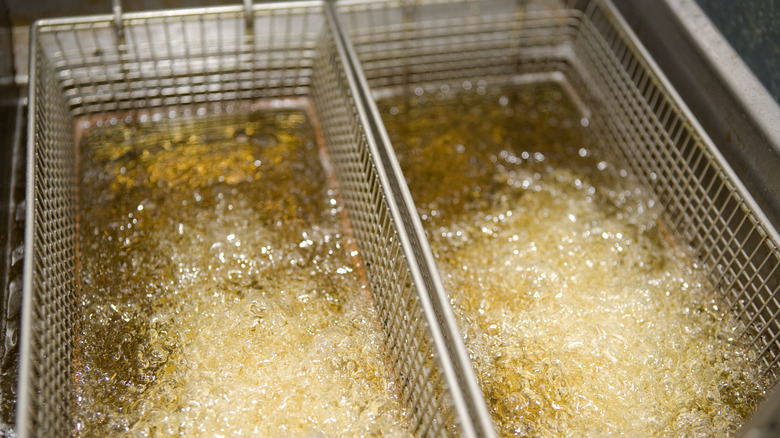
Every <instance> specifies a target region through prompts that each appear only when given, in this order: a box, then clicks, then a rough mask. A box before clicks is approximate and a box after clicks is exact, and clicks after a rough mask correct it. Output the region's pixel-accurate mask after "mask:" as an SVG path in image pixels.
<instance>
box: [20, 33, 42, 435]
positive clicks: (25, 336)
mask: <svg viewBox="0 0 780 438" xmlns="http://www.w3.org/2000/svg"><path fill="white" fill-rule="evenodd" d="M37 28H38V25H37V23H33V24H32V26H30V42H31V43H32V44H31V45H30V59H29V72H30V73H29V74H30V77H31V78H34V77H35V74H36V65H35V59H36V54H37V50H38V47H37V44H35V41H36V40H35V35H36V33H37ZM36 85H37V84H36V81H34V80H33V81H30V84H29V86H28V92H27V96H28V97H27V111H28V117H27V133H28V134H27V135H28V137H27V157H26V159H27V168H26V172H27V175H26V177H25V192H24V202H25V205H26V207H25V219H24V267H23V273H22V291H23V293H22V312H21V313H22V314H21V328H20V332H21V333H20V339H19V382H18V385H19V387H18V390H17V400H16V432H17V436H18V438H27V437H28V436H29V434H28V428H27V427H26V425H27V424H28V422H29V416H30V412H29V409H28V408H29V404H30V401H31V400H30V386H29V383H30V366H31V363H30V362H31V358H30V353H31V351H29V350H30V349H31V348H32V345H31V343H32V334H31V333H30V330H31V329H32V321H31V319H32V304H33V302H32V288H33V284H32V281H33V278H32V277H33V262H34V260H33V258H34V251H33V249H34V244H35V207H36V206H35V141H34V138H35V136H34V135H33V133H34V132H35V124H34V120H35V118H34V117H32V116H31V115H32V114H34V113H35V107H36V102H35V91H36ZM20 426H21V427H20Z"/></svg>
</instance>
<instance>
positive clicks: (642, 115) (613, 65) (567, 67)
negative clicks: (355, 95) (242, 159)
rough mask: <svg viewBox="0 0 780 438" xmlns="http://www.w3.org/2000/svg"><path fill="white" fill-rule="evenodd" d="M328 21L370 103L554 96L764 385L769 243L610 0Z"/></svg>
mask: <svg viewBox="0 0 780 438" xmlns="http://www.w3.org/2000/svg"><path fill="white" fill-rule="evenodd" d="M336 10H337V12H338V19H339V26H340V28H342V29H343V30H344V32H345V34H346V35H347V37H348V42H349V44H348V46H347V50H348V52H349V53H350V54H351V56H353V57H354V58H355V59H356V61H355V70H356V72H357V74H358V76H359V78H358V79H359V82H360V84H361V87H363V90H364V91H363V92H364V94H366V95H367V96H371V97H372V98H373V99H381V98H384V97H387V96H395V95H399V94H400V95H411V94H410V93H412V92H414V91H415V90H416V89H418V90H422V89H426V87H428V88H430V89H436V90H438V89H439V87H441V86H444V85H446V86H448V87H449V89H454V88H456V87H460V86H461V84H463V83H469V84H471V83H474V84H476V83H477V82H478V81H486V82H488V83H494V84H504V83H512V82H517V81H525V82H528V81H531V82H534V81H536V82H544V81H553V82H557V83H558V84H560V86H561V87H563V88H564V89H565V90H566V91H567V93H568V94H569V97H570V98H571V99H572V100H573V101H574V102H575V103H576V104H577V105H578V106H580V107H581V110H582V112H583V114H584V115H585V116H587V117H588V118H591V120H594V119H597V120H598V123H597V124H598V125H599V127H596V129H598V133H597V138H598V141H599V142H600V143H603V144H604V145H605V146H606V149H607V150H609V151H610V152H611V153H613V154H614V155H615V156H617V157H619V159H620V160H623V162H624V163H626V166H627V167H628V168H630V169H631V171H633V172H634V173H635V174H636V175H637V176H638V178H639V179H640V180H641V183H642V184H643V185H644V186H646V187H647V188H649V189H650V191H651V192H652V193H653V194H654V196H655V197H656V198H657V199H658V200H659V201H660V204H661V205H663V206H665V208H664V211H663V213H662V215H663V219H664V221H665V223H666V224H668V225H669V226H670V228H671V231H672V233H673V235H674V236H675V237H676V238H677V239H678V240H679V241H680V242H684V243H685V244H689V245H690V246H691V248H693V252H694V253H695V255H696V257H697V258H698V259H699V260H700V261H701V263H702V264H703V265H704V267H705V270H706V273H707V276H708V280H709V282H710V283H711V284H712V285H714V287H715V288H716V289H717V290H718V291H719V294H720V295H721V297H720V298H721V299H722V301H723V302H724V303H726V305H727V306H728V308H729V309H730V311H731V313H733V314H734V315H736V316H737V317H738V318H739V320H740V321H741V333H740V336H741V337H742V338H743V339H744V340H745V341H746V343H747V344H750V345H752V346H753V347H754V350H755V351H757V352H759V353H758V359H757V360H756V362H755V367H756V368H757V369H758V370H759V372H760V373H761V375H762V376H764V377H765V378H766V380H767V381H768V382H769V384H770V386H774V385H775V384H776V382H777V380H778V378H779V377H780V364H778V359H779V358H780V339H779V337H780V321H778V313H780V301H778V298H777V295H778V292H779V291H780V250H779V249H778V245H780V237H779V236H778V233H777V230H776V229H775V227H774V226H773V224H771V223H770V222H769V221H768V220H767V219H766V217H765V216H764V215H763V214H762V212H761V210H760V209H759V208H758V207H757V206H756V204H755V202H754V201H753V198H752V197H751V195H750V194H749V193H748V191H747V190H746V189H745V188H744V186H743V184H742V183H741V182H740V181H739V179H738V178H737V177H736V176H735V174H734V173H733V171H732V170H731V169H730V167H729V165H728V163H727V162H726V161H725V160H724V159H723V158H722V156H721V155H720V153H719V152H718V150H717V148H716V147H715V145H714V144H713V143H712V141H711V140H710V139H709V137H708V136H707V134H706V133H705V132H703V130H702V128H701V127H700V126H699V125H698V123H697V122H696V120H695V118H694V117H693V115H692V114H691V113H690V111H689V110H688V109H687V107H686V106H685V104H684V103H683V102H682V100H681V99H680V98H679V96H678V95H677V94H676V93H675V91H674V90H673V88H672V87H671V85H670V84H669V82H668V81H667V80H666V79H665V77H664V76H663V74H662V73H661V72H660V70H659V69H658V67H657V66H656V65H655V64H654V63H653V61H652V60H651V59H650V57H649V55H648V54H647V53H646V52H645V50H644V49H643V48H642V47H641V45H640V43H639V42H638V40H637V38H636V37H635V36H634V35H633V34H632V33H631V31H630V30H629V28H628V26H627V25H626V23H625V22H624V21H623V20H622V19H621V18H620V16H619V14H618V13H617V12H616V9H615V8H614V6H613V5H612V4H611V3H610V2H609V1H608V0H603V1H602V0H571V1H544V0H541V1H539V0H536V1H535V0H530V1H520V2H517V1H490V0H489V1H483V2H472V1H457V0H454V1H447V0H429V1H420V2H406V1H388V2H381V3H378V2H370V1H361V0H357V1H355V0H343V1H340V2H338V3H337V5H336ZM369 108H370V110H371V112H372V117H374V118H375V119H377V120H378V121H377V122H376V123H377V125H378V126H380V127H381V126H382V122H381V116H380V115H379V112H378V110H377V108H376V106H375V105H371V104H369ZM593 125H594V126H595V125H596V124H595V123H594V124H593ZM380 130H382V129H381V128H380ZM378 137H379V138H380V139H381V140H382V142H384V143H386V144H389V139H388V136H387V134H386V133H385V132H381V133H380V134H379V135H378ZM431 276H432V277H433V278H437V274H436V273H433V274H431ZM437 281H438V280H437ZM436 287H437V288H440V287H441V285H440V284H438V283H437V285H436ZM768 404H769V403H767V405H768ZM767 409H769V408H767Z"/></svg>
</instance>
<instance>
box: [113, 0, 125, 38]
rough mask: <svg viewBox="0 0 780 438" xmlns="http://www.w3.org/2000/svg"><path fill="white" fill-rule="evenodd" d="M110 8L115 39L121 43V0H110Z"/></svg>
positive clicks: (122, 30)
mask: <svg viewBox="0 0 780 438" xmlns="http://www.w3.org/2000/svg"><path fill="white" fill-rule="evenodd" d="M111 9H112V11H113V13H114V30H115V31H116V39H117V41H119V43H120V44H123V43H124V42H125V28H124V25H123V24H122V0H111Z"/></svg>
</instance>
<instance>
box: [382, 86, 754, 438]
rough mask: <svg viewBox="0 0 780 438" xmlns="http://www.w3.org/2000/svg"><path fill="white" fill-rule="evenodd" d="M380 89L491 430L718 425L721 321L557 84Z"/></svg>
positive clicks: (732, 415) (741, 382) (741, 417)
mask: <svg viewBox="0 0 780 438" xmlns="http://www.w3.org/2000/svg"><path fill="white" fill-rule="evenodd" d="M465 85H466V86H465V87H464V88H471V89H470V90H469V91H464V90H463V89H461V90H459V91H458V92H453V91H450V90H445V92H442V91H440V90H433V91H430V90H425V89H422V88H420V89H418V90H416V93H415V94H416V95H415V96H412V97H409V98H390V99H384V100H381V101H380V103H379V106H380V112H381V113H382V115H383V118H384V121H385V123H386V124H387V129H388V133H389V135H390V138H391V141H392V142H393V145H394V146H395V148H396V151H397V153H398V156H399V161H400V164H401V167H402V169H403V170H404V173H405V175H406V177H407V180H408V183H409V185H410V189H411V192H412V196H413V198H414V200H415V203H416V205H417V206H418V210H419V214H420V215H421V218H422V219H423V225H424V227H425V229H426V233H427V235H428V238H429V240H430V241H431V245H432V249H433V251H434V255H435V257H436V260H437V263H438V267H439V269H440V272H441V273H442V277H443V280H444V283H445V288H446V289H447V291H448V292H449V294H450V297H451V302H452V304H453V306H454V309H455V312H456V315H457V317H458V319H459V322H460V324H461V328H462V329H463V331H464V333H463V335H464V338H465V340H466V344H467V348H468V349H469V352H470V355H471V358H472V360H473V362H474V366H475V370H476V372H477V375H478V378H479V380H480V383H481V386H482V389H483V392H484V395H485V398H486V400H487V402H488V405H489V408H490V410H491V414H492V416H493V419H494V421H495V423H496V425H497V428H498V431H499V433H500V435H502V436H603V435H626V436H670V437H671V436H675V437H676V436H728V435H732V434H734V432H735V431H737V430H738V428H739V427H740V425H741V424H742V423H743V422H744V421H745V419H746V418H748V417H749V416H750V414H751V413H752V411H753V410H754V409H755V407H756V406H757V404H758V403H759V402H760V401H761V399H762V397H763V395H764V388H763V386H762V382H761V381H760V378H759V376H757V375H756V373H755V371H754V370H753V369H752V367H751V357H752V356H751V352H750V351H749V349H748V348H746V347H745V346H744V345H742V344H740V342H739V340H738V339H736V333H737V329H736V327H737V326H736V322H735V321H733V320H731V319H730V317H729V315H728V313H727V312H726V311H724V309H722V308H720V307H719V306H718V300H717V299H716V296H715V294H714V292H713V291H712V290H711V289H709V288H708V287H706V285H705V282H704V280H703V277H702V273H701V272H699V268H698V266H697V265H696V263H695V261H693V260H692V259H691V258H690V257H689V256H688V255H687V252H686V251H685V250H684V248H682V247H681V246H679V245H676V244H675V243H674V242H672V240H671V238H670V237H669V236H668V234H667V233H666V232H665V230H664V228H663V226H662V225H661V222H660V220H659V219H658V213H659V211H658V208H659V207H658V206H657V205H655V204H654V201H653V199H652V197H651V196H649V195H648V193H647V192H646V191H645V190H644V189H643V188H641V186H640V185H638V184H637V183H636V182H635V181H634V180H633V179H632V178H631V177H630V176H629V175H628V173H627V172H625V171H624V170H621V169H619V168H616V167H615V163H613V162H610V161H609V160H608V159H607V158H606V157H605V156H604V152H603V151H600V150H599V149H598V144H597V143H596V142H595V140H594V136H593V134H592V133H591V130H592V129H593V126H590V123H591V122H590V121H589V120H587V119H585V118H583V116H582V114H581V113H580V112H579V111H578V110H577V108H576V107H575V106H574V105H573V104H572V102H571V101H570V100H569V99H568V98H567V97H566V95H565V94H564V92H563V91H562V89H561V87H559V86H557V85H555V84H537V85H531V86H520V87H512V88H492V89H491V88H488V87H487V86H479V87H469V86H470V85H471V84H468V83H466V84H465Z"/></svg>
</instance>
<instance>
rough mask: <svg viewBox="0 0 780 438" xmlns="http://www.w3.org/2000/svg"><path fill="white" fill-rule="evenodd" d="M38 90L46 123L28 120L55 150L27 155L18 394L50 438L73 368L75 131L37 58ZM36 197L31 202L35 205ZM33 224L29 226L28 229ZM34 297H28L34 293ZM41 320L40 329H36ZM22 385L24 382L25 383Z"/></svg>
mask: <svg viewBox="0 0 780 438" xmlns="http://www.w3.org/2000/svg"><path fill="white" fill-rule="evenodd" d="M36 61H37V62H36V68H37V69H38V72H39V73H40V74H38V75H36V76H35V81H36V83H35V87H36V89H37V90H38V92H37V93H36V94H35V95H34V96H33V98H32V99H31V102H30V107H31V108H34V109H35V111H38V112H40V113H41V117H38V118H35V119H30V121H29V122H30V123H31V126H30V132H33V133H34V136H31V138H32V141H34V142H35V143H47V144H50V145H52V147H50V148H46V149H44V150H36V151H33V150H32V148H29V150H28V157H27V163H28V176H29V175H33V174H35V178H34V180H33V181H29V180H28V184H27V204H28V205H34V208H28V216H27V227H28V228H27V231H26V237H25V239H26V241H27V242H29V241H30V240H31V239H35V241H36V245H35V246H34V247H33V248H31V247H29V246H26V248H25V278H24V282H25V289H26V290H27V292H26V293H25V294H24V303H23V311H24V312H27V313H28V315H25V316H24V317H23V321H22V324H23V326H22V341H21V352H20V354H21V359H20V373H22V374H23V375H24V374H28V375H29V376H30V379H29V380H28V382H29V385H30V387H29V389H28V390H22V391H19V392H18V403H17V415H22V416H25V417H27V418H29V420H28V421H29V424H30V427H33V428H40V429H42V430H45V431H47V432H50V433H52V434H62V433H63V432H64V431H67V430H69V427H70V424H69V423H68V421H67V418H64V417H62V416H59V415H56V414H57V413H59V412H63V411H69V410H70V409H71V402H72V397H71V395H72V392H73V380H74V373H73V370H74V363H73V359H74V357H73V352H72V350H71V349H70V348H63V346H66V345H67V346H69V345H72V343H73V340H74V331H75V329H76V323H77V318H76V312H75V308H74V305H73V302H72V297H73V294H74V293H75V292H76V284H75V281H76V275H77V272H76V263H75V243H76V242H75V228H76V221H75V183H76V178H75V159H74V155H75V153H74V152H75V149H74V148H73V125H72V123H71V122H70V117H69V114H68V111H67V107H66V106H65V105H64V101H63V100H62V97H61V95H60V93H59V85H58V83H57V81H56V80H55V76H54V74H53V73H54V72H53V68H52V66H51V65H50V63H49V62H47V60H46V59H44V58H43V57H42V56H40V55H39V56H38V57H37V58H36ZM33 197H34V200H33ZM33 223H34V224H35V227H32V226H31V224H33ZM31 291H32V292H33V293H30V292H31ZM36 322H37V323H36ZM20 380H21V379H20Z"/></svg>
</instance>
